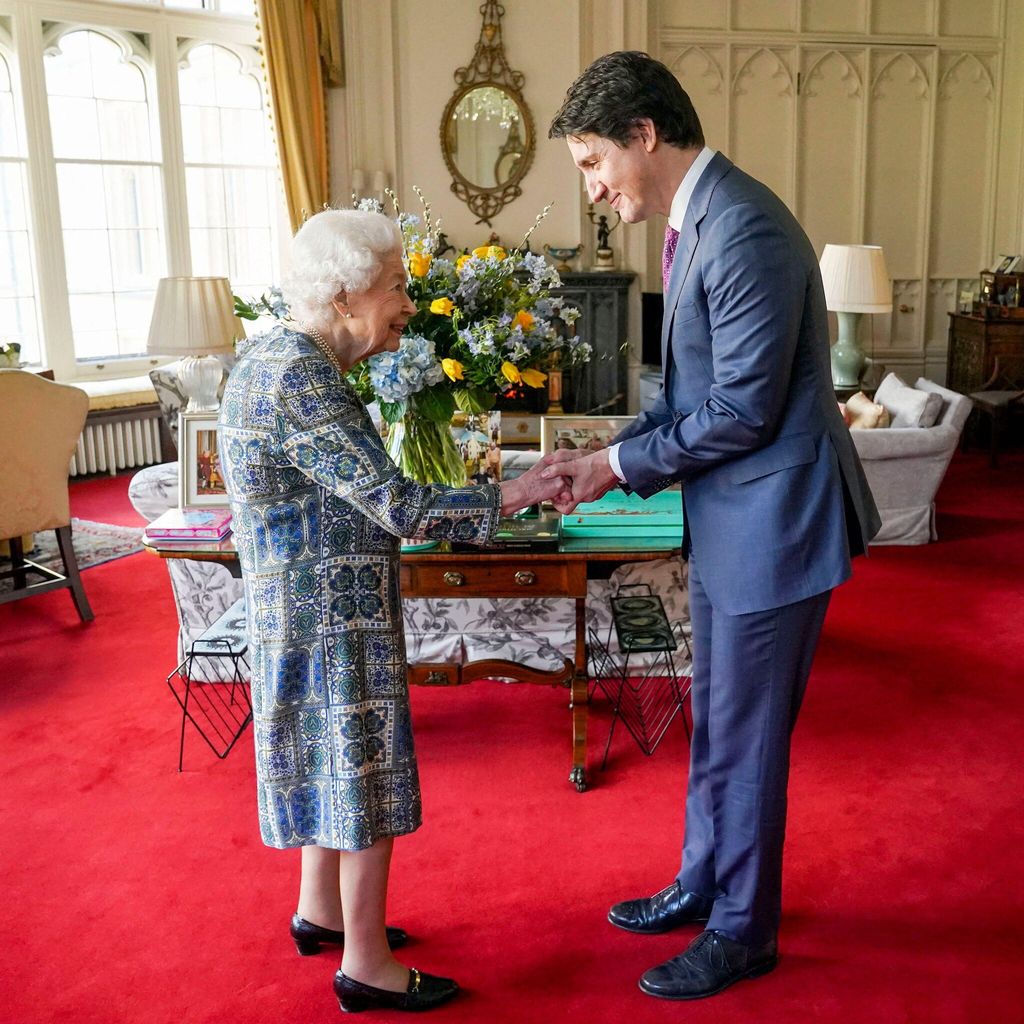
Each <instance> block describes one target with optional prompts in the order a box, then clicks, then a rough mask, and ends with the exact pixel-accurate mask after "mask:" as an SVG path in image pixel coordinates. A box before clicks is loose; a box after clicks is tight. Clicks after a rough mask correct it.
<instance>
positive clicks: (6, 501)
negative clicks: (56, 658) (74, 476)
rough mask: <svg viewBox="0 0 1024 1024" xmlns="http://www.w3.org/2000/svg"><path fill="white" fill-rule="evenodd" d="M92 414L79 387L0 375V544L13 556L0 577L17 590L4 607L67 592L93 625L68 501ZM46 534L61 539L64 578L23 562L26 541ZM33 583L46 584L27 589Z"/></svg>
mask: <svg viewBox="0 0 1024 1024" xmlns="http://www.w3.org/2000/svg"><path fill="white" fill-rule="evenodd" d="M88 414H89V396H88V395H87V394H86V393H85V392H84V391H82V390H81V389H80V388H73V387H68V386H67V385H65V384H54V383H53V382H52V381H48V380H45V379H44V378H42V377H40V376H38V375H37V374H34V373H26V372H24V371H23V370H0V539H3V540H6V541H8V544H9V547H10V552H11V568H10V569H9V570H7V571H6V572H4V573H3V574H2V575H3V577H5V578H10V579H11V580H13V584H14V589H13V590H10V591H6V592H4V593H2V594H0V604H4V603H6V602H8V601H15V600H18V599H20V598H23V597H31V596H33V595H35V594H40V593H43V592H45V591H47V590H57V589H61V588H68V589H69V590H70V591H71V596H72V599H73V600H74V603H75V608H76V609H77V610H78V614H79V616H80V618H81V619H82V621H83V622H88V621H89V620H90V619H92V618H93V612H92V608H91V607H90V606H89V599H88V598H87V597H86V596H85V590H84V588H83V587H82V579H81V576H80V575H79V572H78V562H77V560H76V558H75V549H74V547H72V544H71V506H70V502H69V500H68V467H69V466H70V463H71V455H72V452H74V450H75V445H76V444H77V443H78V437H79V435H80V434H81V433H82V427H83V426H84V425H85V418H86V416H88ZM46 530H54V531H55V532H56V534H57V545H58V548H59V549H60V555H61V560H62V561H63V564H64V572H63V573H59V572H56V571H54V570H52V569H48V568H46V567H45V566H41V565H38V564H36V563H35V562H32V561H30V560H28V559H26V558H25V550H24V545H23V543H22V540H23V537H24V535H26V534H33V533H42V532H44V531H46ZM36 576H41V577H42V582H36V583H30V582H29V577H33V578H34V577H36Z"/></svg>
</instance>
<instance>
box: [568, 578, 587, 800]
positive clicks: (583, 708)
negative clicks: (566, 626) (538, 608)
mask: <svg viewBox="0 0 1024 1024" xmlns="http://www.w3.org/2000/svg"><path fill="white" fill-rule="evenodd" d="M586 612H587V601H586V598H583V597H578V598H576V665H575V671H574V672H573V676H572V702H571V704H570V707H571V708H572V771H571V772H570V773H569V781H570V782H571V783H572V784H573V785H574V786H575V787H576V789H577V791H578V792H580V793H582V792H583V791H584V790H585V789H586V788H587V711H588V701H589V697H588V696H587V632H586V630H587V617H586Z"/></svg>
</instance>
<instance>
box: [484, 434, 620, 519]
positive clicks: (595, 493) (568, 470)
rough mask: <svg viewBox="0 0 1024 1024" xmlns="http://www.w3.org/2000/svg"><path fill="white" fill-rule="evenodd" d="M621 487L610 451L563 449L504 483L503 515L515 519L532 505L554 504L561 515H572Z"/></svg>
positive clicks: (502, 486) (502, 491)
mask: <svg viewBox="0 0 1024 1024" xmlns="http://www.w3.org/2000/svg"><path fill="white" fill-rule="evenodd" d="M618 483H619V478H618V477H617V476H616V475H615V473H614V471H613V470H612V468H611V465H610V463H609V461H608V450H607V449H601V450H600V451H596V452H585V451H580V450H579V449H577V450H575V451H573V450H565V449H559V450H558V451H555V452H552V453H551V454H550V455H545V456H544V457H543V458H542V459H541V460H540V462H538V463H537V464H536V465H535V466H532V467H531V468H530V469H529V470H527V471H526V472H525V473H524V474H523V475H522V476H520V477H516V479H515V480H505V481H503V482H502V484H501V512H502V515H511V514H512V513H513V512H518V511H519V509H521V508H526V507H527V506H528V505H536V504H537V503H538V502H540V501H550V502H552V503H553V504H554V506H555V508H557V509H558V511H559V512H562V513H569V512H572V510H573V509H574V508H576V506H577V505H578V504H579V503H580V502H581V501H596V500H597V499H598V498H600V497H601V495H602V494H604V493H606V492H607V491H609V490H611V488H612V487H614V486H615V485H616V484H618Z"/></svg>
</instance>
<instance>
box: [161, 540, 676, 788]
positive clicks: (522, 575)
mask: <svg viewBox="0 0 1024 1024" xmlns="http://www.w3.org/2000/svg"><path fill="white" fill-rule="evenodd" d="M147 548H148V550H149V551H151V552H152V553H153V554H156V555H158V556H159V557H161V558H193V559H198V560H201V561H218V562H223V563H224V564H225V566H226V567H227V568H228V569H229V570H230V571H231V573H232V575H234V576H240V575H241V570H240V567H239V564H238V556H237V554H236V553H235V547H234V542H233V541H232V539H231V537H230V536H229V537H228V538H227V539H226V540H223V541H220V542H219V543H204V542H196V543H195V544H189V545H187V546H184V545H180V544H179V545H175V546H173V547H171V546H169V545H165V546H158V545H155V544H147ZM678 553H679V546H678V545H673V544H671V543H670V542H668V541H666V540H665V539H664V538H656V539H651V540H646V539H643V538H636V539H635V540H633V539H630V540H629V541H627V540H623V539H620V538H612V537H609V538H603V537H602V538H597V537H588V538H578V539H564V540H563V541H562V542H561V543H560V544H559V547H558V550H557V551H543V552H538V551H532V550H508V551H496V550H495V549H493V548H492V549H488V550H482V551H472V552H466V553H458V552H452V551H451V550H450V548H449V546H448V545H447V544H442V545H440V546H438V547H436V548H433V549H431V550H428V551H415V552H405V553H403V554H402V562H401V587H402V596H403V597H410V598H412V597H452V596H454V595H458V596H459V597H484V598H522V597H565V598H572V599H573V600H574V601H575V602H576V643H575V651H574V657H573V659H572V660H571V661H570V660H569V659H568V658H566V660H565V665H564V667H562V668H558V669H555V670H553V671H547V672H546V671H542V670H540V669H533V668H529V667H528V666H526V665H521V664H519V663H518V662H514V661H504V660H498V659H493V660H486V661H473V662H469V663H467V664H465V665H458V666H456V665H425V666H424V665H420V666H412V667H411V668H410V680H411V681H412V682H420V683H430V684H434V685H438V684H440V685H453V684H458V683H462V682H470V681H471V680H473V679H486V678H493V677H507V678H510V679H515V680H517V681H521V682H528V683H542V684H547V685H549V686H565V687H567V688H568V689H570V691H571V693H572V697H571V700H570V704H569V707H570V709H571V711H572V770H571V771H570V773H569V781H570V782H571V783H572V784H573V785H574V786H575V787H576V789H577V790H578V791H579V792H581V793H582V792H583V791H584V790H585V789H586V788H587V709H588V697H587V689H588V688H587V681H588V674H587V634H586V601H587V580H588V579H607V577H608V575H609V573H610V572H611V571H612V569H614V568H616V567H617V566H619V565H623V564H625V563H627V562H650V561H654V560H655V559H659V558H668V557H670V556H672V555H677V554H678Z"/></svg>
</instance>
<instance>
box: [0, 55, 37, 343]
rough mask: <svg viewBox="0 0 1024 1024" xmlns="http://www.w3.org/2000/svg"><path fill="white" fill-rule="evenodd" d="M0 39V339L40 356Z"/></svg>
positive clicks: (19, 160)
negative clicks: (15, 343)
mask: <svg viewBox="0 0 1024 1024" xmlns="http://www.w3.org/2000/svg"><path fill="white" fill-rule="evenodd" d="M8 53H9V51H8V52H7V53H5V47H3V46H2V45H0V331H2V334H0V341H2V342H12V341H14V342H18V343H19V344H20V345H21V358H22V359H23V360H25V361H27V362H30V363H37V362H39V355H40V353H39V323H38V318H37V316H36V297H35V291H36V286H35V279H34V276H33V273H32V258H31V240H30V237H29V217H28V181H27V176H26V160H25V150H24V144H23V141H22V140H23V136H22V132H21V131H20V125H19V122H18V114H17V108H16V106H15V103H14V91H13V89H12V85H11V66H10V61H9V59H8Z"/></svg>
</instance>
